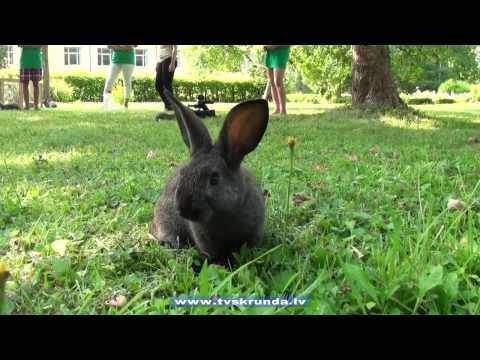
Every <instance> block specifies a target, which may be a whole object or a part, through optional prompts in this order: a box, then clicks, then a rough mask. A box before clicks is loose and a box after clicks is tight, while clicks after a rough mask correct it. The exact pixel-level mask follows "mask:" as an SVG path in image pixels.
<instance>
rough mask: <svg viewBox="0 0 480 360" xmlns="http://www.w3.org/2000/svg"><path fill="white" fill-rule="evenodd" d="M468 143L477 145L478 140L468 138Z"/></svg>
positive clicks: (472, 137)
mask: <svg viewBox="0 0 480 360" xmlns="http://www.w3.org/2000/svg"><path fill="white" fill-rule="evenodd" d="M468 143H469V144H476V143H478V139H477V138H476V137H474V136H470V137H469V138H468Z"/></svg>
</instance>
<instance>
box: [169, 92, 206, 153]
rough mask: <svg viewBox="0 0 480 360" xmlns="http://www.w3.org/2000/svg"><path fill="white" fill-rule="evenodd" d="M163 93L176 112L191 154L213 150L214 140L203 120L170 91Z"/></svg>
mask: <svg viewBox="0 0 480 360" xmlns="http://www.w3.org/2000/svg"><path fill="white" fill-rule="evenodd" d="M163 92H164V94H165V97H166V98H167V99H168V101H169V102H170V104H171V105H172V107H173V110H174V111H175V116H176V118H177V122H178V126H179V127H180V131H181V133H182V137H183V141H184V142H185V144H186V145H187V146H188V148H189V149H190V154H191V155H192V156H193V155H194V154H196V153H197V152H199V151H209V150H210V149H211V148H212V138H211V137H210V134H209V133H208V129H207V128H206V126H205V125H204V124H203V122H202V120H200V118H199V117H198V116H197V115H196V114H195V113H194V112H193V111H192V110H190V109H189V108H188V107H186V106H185V105H183V104H182V103H181V102H180V101H178V100H177V99H176V98H175V97H174V96H173V95H172V93H170V91H168V90H167V89H165V88H164V89H163Z"/></svg>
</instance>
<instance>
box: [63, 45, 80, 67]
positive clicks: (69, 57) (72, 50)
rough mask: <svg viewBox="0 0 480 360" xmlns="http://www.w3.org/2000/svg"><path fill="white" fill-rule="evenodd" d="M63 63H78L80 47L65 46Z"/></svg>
mask: <svg viewBox="0 0 480 360" xmlns="http://www.w3.org/2000/svg"><path fill="white" fill-rule="evenodd" d="M64 54H65V65H80V48H79V47H65V48H64Z"/></svg>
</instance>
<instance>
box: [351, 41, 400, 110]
mask: <svg viewBox="0 0 480 360" xmlns="http://www.w3.org/2000/svg"><path fill="white" fill-rule="evenodd" d="M352 105H353V106H356V107H365V106H378V107H384V108H397V107H406V105H405V103H404V102H403V101H402V99H401V98H400V96H399V95H398V90H397V86H396V84H395V82H394V81H393V78H392V73H391V67H390V51H389V49H388V46H387V45H353V69H352Z"/></svg>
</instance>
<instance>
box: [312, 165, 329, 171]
mask: <svg viewBox="0 0 480 360" xmlns="http://www.w3.org/2000/svg"><path fill="white" fill-rule="evenodd" d="M327 170H328V168H327V167H326V166H325V165H322V164H317V165H315V171H318V172H325V171H327Z"/></svg>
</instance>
